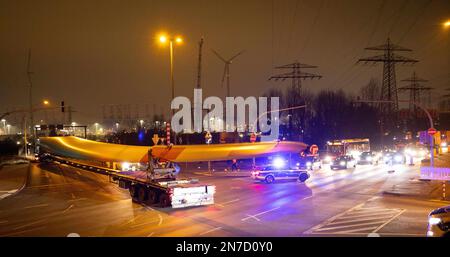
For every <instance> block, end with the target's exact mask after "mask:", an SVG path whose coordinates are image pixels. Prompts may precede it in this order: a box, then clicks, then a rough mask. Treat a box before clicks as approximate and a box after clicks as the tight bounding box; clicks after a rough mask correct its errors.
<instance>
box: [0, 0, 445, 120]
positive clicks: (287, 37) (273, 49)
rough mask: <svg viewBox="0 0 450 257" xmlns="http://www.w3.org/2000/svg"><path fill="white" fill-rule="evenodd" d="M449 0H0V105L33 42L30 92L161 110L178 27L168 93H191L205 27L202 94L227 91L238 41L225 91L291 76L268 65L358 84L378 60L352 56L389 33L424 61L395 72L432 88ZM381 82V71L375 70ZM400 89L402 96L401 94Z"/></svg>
mask: <svg viewBox="0 0 450 257" xmlns="http://www.w3.org/2000/svg"><path fill="white" fill-rule="evenodd" d="M449 18H450V1H448V0H434V1H429V0H386V1H384V0H368V1H361V0H314V1H309V0H298V1H297V0H290V1H271V0H264V1H263V0H260V1H250V0H241V1H231V0H227V1H225V0H221V1H213V0H210V1H169V0H167V1H162V0H161V1H149V0H146V1H135V0H130V1H112V0H108V1H92V0H91V1H80V0H77V1H44V0H40V1H35V0H31V1H21V0H11V1H7V0H0V36H1V40H0V56H1V58H0V111H5V110H6V109H12V108H21V107H25V106H27V103H28V98H27V77H26V64H27V52H28V49H29V48H31V51H32V58H31V59H32V60H31V69H32V71H33V72H34V74H33V84H34V90H33V93H34V99H33V100H34V102H35V103H37V102H39V101H41V100H42V99H44V98H45V99H48V100H50V101H51V102H52V103H53V104H59V101H60V100H62V99H64V101H65V102H66V105H72V106H73V107H74V109H75V110H76V111H77V113H75V114H74V120H75V121H77V122H80V123H92V122H95V121H99V122H101V117H102V115H101V111H102V109H101V106H102V105H105V104H141V105H144V104H149V106H150V112H151V113H152V112H153V105H155V106H156V110H157V111H158V112H159V111H160V110H161V108H164V110H165V111H168V110H169V99H170V92H171V91H170V81H169V50H168V48H167V47H161V46H159V45H158V44H157V43H155V42H156V38H155V37H156V35H157V33H158V32H161V31H166V32H167V33H171V34H174V35H175V34H180V35H182V36H183V38H184V44H183V45H180V46H176V47H175V93H176V95H183V96H188V97H191V96H192V93H193V87H194V86H195V83H196V74H197V72H196V69H197V54H198V50H197V49H198V41H199V39H200V37H201V36H204V38H205V43H204V51H203V56H204V57H203V71H202V87H203V88H204V95H206V96H209V95H216V96H221V97H222V96H224V94H225V88H221V87H220V82H221V78H222V73H223V63H222V62H221V61H220V60H219V59H218V58H217V57H216V56H215V55H214V54H213V53H212V52H211V48H212V49H215V50H217V51H218V52H219V53H221V54H222V55H223V56H224V57H226V58H228V57H230V56H232V55H234V54H235V53H237V52H239V51H241V50H245V52H244V53H243V54H242V55H241V56H239V57H238V58H236V60H235V61H234V62H233V64H232V65H231V87H232V89H231V94H232V95H233V96H238V95H241V96H250V95H255V96H259V95H260V94H261V93H262V92H264V91H266V90H268V89H269V88H271V87H281V88H286V87H287V86H288V85H289V84H290V82H284V83H281V82H271V81H268V80H267V79H268V78H269V77H270V76H271V75H272V74H276V73H279V72H280V71H279V70H275V69H273V67H274V66H277V65H283V64H287V63H292V62H293V61H295V60H298V61H300V62H302V63H307V64H311V65H317V66H318V68H317V69H312V70H307V71H308V72H313V73H317V74H320V75H322V76H323V78H322V79H321V80H313V81H306V82H305V83H303V85H304V87H307V88H310V89H311V90H313V91H314V92H316V91H318V90H320V89H326V88H331V89H339V88H342V89H344V90H345V91H347V92H355V93H357V91H358V90H359V88H360V87H361V86H363V85H365V84H367V83H368V81H369V80H370V78H371V77H374V78H376V79H379V81H380V79H381V75H382V65H380V64H379V65H377V66H364V65H355V63H356V61H357V60H358V58H360V57H364V56H373V55H377V54H379V53H377V52H373V51H364V47H368V46H374V45H381V44H383V43H384V42H385V41H386V38H387V37H388V35H389V36H390V37H391V40H392V41H393V42H394V43H395V44H399V45H401V46H404V47H407V48H410V49H412V50H413V52H411V53H401V54H402V55H405V56H407V57H411V58H416V59H418V60H419V61H420V62H419V63H417V64H416V65H414V66H398V67H397V80H400V79H403V78H406V77H409V76H410V75H411V73H412V71H414V70H415V71H417V73H418V75H419V76H420V77H422V78H425V79H428V80H430V82H429V83H428V84H427V85H428V86H432V87H435V88H437V90H436V92H435V93H434V96H435V99H438V96H439V95H442V93H443V92H444V90H443V89H444V88H447V87H449V86H450V81H449V70H450V67H449V62H450V49H449V46H450V43H449V41H450V38H449V37H450V30H447V31H445V30H444V29H443V26H442V22H443V21H445V20H447V19H449ZM380 82H381V81H380ZM400 98H402V99H406V98H407V95H406V94H401V95H400Z"/></svg>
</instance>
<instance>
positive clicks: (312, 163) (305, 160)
mask: <svg viewBox="0 0 450 257" xmlns="http://www.w3.org/2000/svg"><path fill="white" fill-rule="evenodd" d="M296 166H297V168H299V169H308V170H315V169H321V168H322V161H321V160H320V159H319V158H318V157H315V156H306V157H301V158H300V159H299V160H298V161H297V163H296Z"/></svg>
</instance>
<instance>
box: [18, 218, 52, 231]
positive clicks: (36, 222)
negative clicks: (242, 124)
mask: <svg viewBox="0 0 450 257" xmlns="http://www.w3.org/2000/svg"><path fill="white" fill-rule="evenodd" d="M44 221H46V220H45V219H43V220H37V221H34V222H31V223H27V224H25V225H22V226H18V227H15V228H14V230H18V229H21V228H26V227H29V226H33V225H35V224H39V223H41V222H44Z"/></svg>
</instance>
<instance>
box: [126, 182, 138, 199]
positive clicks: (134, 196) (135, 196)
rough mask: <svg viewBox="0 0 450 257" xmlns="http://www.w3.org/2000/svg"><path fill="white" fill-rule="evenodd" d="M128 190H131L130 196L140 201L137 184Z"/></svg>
mask: <svg viewBox="0 0 450 257" xmlns="http://www.w3.org/2000/svg"><path fill="white" fill-rule="evenodd" d="M128 190H129V191H130V196H131V199H132V200H133V202H139V200H138V199H137V185H131V186H130V188H129V189H128Z"/></svg>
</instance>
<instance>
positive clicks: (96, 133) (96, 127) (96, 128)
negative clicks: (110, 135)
mask: <svg viewBox="0 0 450 257" xmlns="http://www.w3.org/2000/svg"><path fill="white" fill-rule="evenodd" d="M94 125H95V135H98V123H97V122H96V123H94Z"/></svg>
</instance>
